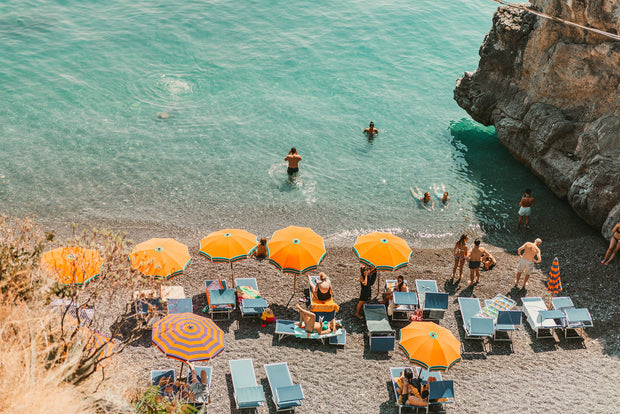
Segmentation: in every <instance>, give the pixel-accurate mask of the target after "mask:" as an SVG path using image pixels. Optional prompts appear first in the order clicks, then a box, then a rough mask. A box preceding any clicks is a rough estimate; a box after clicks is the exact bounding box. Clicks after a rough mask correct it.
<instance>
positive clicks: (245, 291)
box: [237, 286, 260, 300]
mask: <svg viewBox="0 0 620 414" xmlns="http://www.w3.org/2000/svg"><path fill="white" fill-rule="evenodd" d="M237 296H238V297H239V300H241V299H258V298H260V293H259V292H258V291H257V290H256V289H254V288H252V287H250V286H237Z"/></svg>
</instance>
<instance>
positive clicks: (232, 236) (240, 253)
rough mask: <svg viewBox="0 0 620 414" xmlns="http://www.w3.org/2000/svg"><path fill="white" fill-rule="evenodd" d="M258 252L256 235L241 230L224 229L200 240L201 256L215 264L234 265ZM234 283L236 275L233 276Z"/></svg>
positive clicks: (231, 266)
mask: <svg viewBox="0 0 620 414" xmlns="http://www.w3.org/2000/svg"><path fill="white" fill-rule="evenodd" d="M254 250H256V235H255V234H252V233H250V232H247V231H245V230H240V229H224V230H219V231H215V232H213V233H210V234H209V235H208V236H207V237H205V238H203V239H202V240H200V254H201V255H203V256H204V257H205V258H206V259H207V260H209V261H210V262H214V263H230V270H231V272H232V268H233V263H234V262H238V261H239V260H243V259H247V258H248V256H249V255H250V254H252V252H253V251H254ZM232 277H233V281H234V280H235V275H234V273H233V275H232Z"/></svg>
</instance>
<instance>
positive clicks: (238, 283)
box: [235, 277, 269, 317]
mask: <svg viewBox="0 0 620 414" xmlns="http://www.w3.org/2000/svg"><path fill="white" fill-rule="evenodd" d="M235 288H236V291H237V297H238V298H239V309H240V310H241V317H245V316H256V317H260V316H261V315H262V314H263V311H264V310H265V308H267V306H269V305H268V304H267V301H266V300H265V299H264V298H261V297H260V292H259V290H258V284H257V283H256V279H255V278H253V277H252V278H237V279H235Z"/></svg>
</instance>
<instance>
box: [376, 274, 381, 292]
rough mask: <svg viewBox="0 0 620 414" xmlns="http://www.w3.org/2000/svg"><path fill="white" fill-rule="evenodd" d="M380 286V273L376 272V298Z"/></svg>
mask: <svg viewBox="0 0 620 414" xmlns="http://www.w3.org/2000/svg"><path fill="white" fill-rule="evenodd" d="M380 286H381V272H377V296H379V289H380Z"/></svg>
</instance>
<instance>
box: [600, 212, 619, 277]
mask: <svg viewBox="0 0 620 414" xmlns="http://www.w3.org/2000/svg"><path fill="white" fill-rule="evenodd" d="M618 250H620V221H619V222H618V223H616V225H615V226H614V228H613V229H612V230H611V240H609V249H607V252H605V258H604V259H603V260H602V261H601V263H602V264H604V265H605V266H607V265H608V264H609V262H611V260H612V259H613V258H614V256H615V255H616V253H618ZM608 257H609V258H608Z"/></svg>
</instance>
